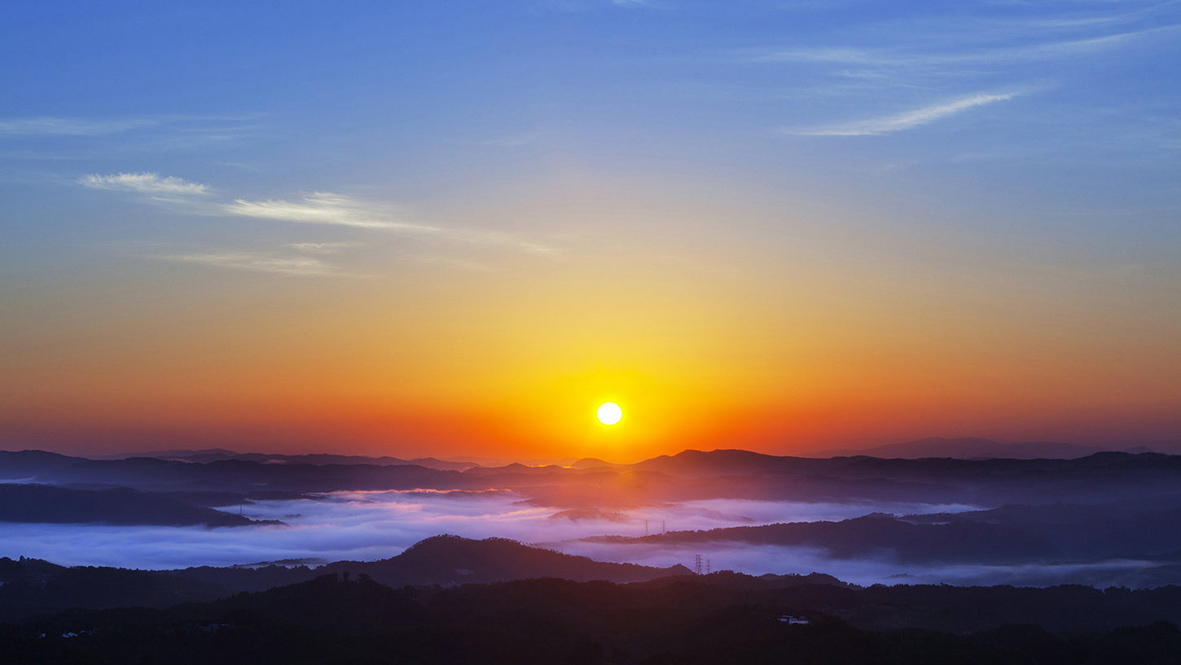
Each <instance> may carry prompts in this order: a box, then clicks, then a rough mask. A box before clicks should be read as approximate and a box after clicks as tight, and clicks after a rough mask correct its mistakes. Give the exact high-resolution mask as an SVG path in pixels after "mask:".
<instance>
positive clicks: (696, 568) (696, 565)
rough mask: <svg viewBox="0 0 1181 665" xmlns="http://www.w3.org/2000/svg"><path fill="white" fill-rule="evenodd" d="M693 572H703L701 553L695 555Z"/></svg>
mask: <svg viewBox="0 0 1181 665" xmlns="http://www.w3.org/2000/svg"><path fill="white" fill-rule="evenodd" d="M693 572H694V573H696V574H698V575H700V574H701V555H700V554H694V555H693Z"/></svg>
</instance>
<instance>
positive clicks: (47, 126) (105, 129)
mask: <svg viewBox="0 0 1181 665" xmlns="http://www.w3.org/2000/svg"><path fill="white" fill-rule="evenodd" d="M155 124H156V121H154V120H148V119H134V118H129V119H122V120H86V119H81V118H56V117H50V116H39V117H31V118H6V119H0V136H106V135H110V134H120V133H122V132H127V131H130V130H133V129H138V128H140V127H148V126H151V125H155Z"/></svg>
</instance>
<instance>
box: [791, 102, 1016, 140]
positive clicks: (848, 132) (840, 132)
mask: <svg viewBox="0 0 1181 665" xmlns="http://www.w3.org/2000/svg"><path fill="white" fill-rule="evenodd" d="M1016 96H1017V94H1016V93H1006V94H977V95H970V96H967V97H961V98H959V99H955V100H952V101H950V102H944V103H942V104H934V105H931V106H924V107H922V108H918V109H914V110H911V111H906V112H904V113H897V114H894V115H888V116H884V117H880V118H871V119H868V120H858V121H855V122H848V123H843V124H838V125H825V126H820V127H812V128H807V129H785V130H783V131H784V133H786V134H793V135H796V136H875V135H878V134H890V133H893V132H900V131H903V130H906V129H913V128H915V127H921V126H922V125H926V124H929V123H932V122H935V121H937V120H942V119H944V118H948V117H950V116H953V115H957V114H959V113H963V112H965V111H968V110H971V109H974V108H977V107H980V106H985V105H988V104H995V103H996V102H1003V101H1008V100H1010V99H1012V98H1014V97H1016Z"/></svg>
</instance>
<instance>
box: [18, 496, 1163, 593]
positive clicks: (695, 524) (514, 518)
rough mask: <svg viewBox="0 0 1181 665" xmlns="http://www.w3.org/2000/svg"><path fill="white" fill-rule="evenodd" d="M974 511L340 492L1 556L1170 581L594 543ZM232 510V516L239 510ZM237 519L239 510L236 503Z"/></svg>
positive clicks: (802, 550) (22, 543)
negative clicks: (422, 547)
mask: <svg viewBox="0 0 1181 665" xmlns="http://www.w3.org/2000/svg"><path fill="white" fill-rule="evenodd" d="M973 509H975V507H974V506H968V505H946V504H915V503H865V502H858V503H835V502H825V503H804V502H795V501H752V500H739V499H717V500H702V501H687V502H684V503H665V504H660V505H655V506H646V507H642V508H637V509H633V510H624V511H614V512H611V513H606V514H601V513H595V512H593V511H591V512H589V513H587V514H585V515H583V514H577V515H570V514H569V513H565V512H563V511H555V510H554V509H553V508H548V507H541V506H536V505H532V504H531V503H529V502H527V501H526V500H524V498H523V497H522V495H520V494H517V493H515V492H509V491H487V492H436V491H380V492H333V493H326V494H322V495H317V496H315V497H312V498H305V499H295V500H276V501H259V502H256V503H252V504H247V505H245V506H243V508H242V510H243V513H244V515H245V516H246V517H249V518H252V519H256V520H280V521H282V522H283V523H284V525H273V526H255V527H239V528H204V527H159V526H101V525H81V524H74V525H63V524H12V523H5V524H0V556H7V557H12V558H16V557H19V556H26V557H32V558H39V559H45V560H48V561H51V562H54V563H58V564H63V565H99V566H115V567H121V568H137V569H173V568H185V567H190V566H202V565H211V566H232V565H242V564H252V563H258V562H267V561H284V560H298V561H302V562H306V563H312V564H315V563H328V562H332V561H340V560H354V561H374V560H379V559H385V558H389V557H392V556H395V555H397V554H399V553H401V552H402V551H404V550H405V549H406V548H407V547H409V546H410V545H412V544H414V543H416V542H418V541H420V540H423V539H425V538H428V537H430V536H434V535H437V534H441V533H450V534H455V535H459V536H463V537H465V538H473V539H483V538H488V537H502V538H510V539H513V540H518V541H521V542H524V543H529V544H536V545H540V546H543V547H547V548H550V549H554V550H558V551H561V552H565V553H569V554H576V555H583V556H588V557H590V558H592V559H595V560H600V561H609V562H615V563H637V564H643V565H649V566H659V567H667V566H672V565H675V564H682V565H686V566H689V567H690V568H692V567H693V564H694V560H695V555H701V556H702V557H703V559H705V560H706V561H707V562H708V566H709V567H710V568H711V569H712V570H723V569H725V570H734V571H737V572H743V573H748V574H754V575H759V574H764V573H775V574H788V573H796V574H807V573H811V572H822V573H828V574H830V575H833V576H835V577H837V578H839V579H842V580H845V581H848V582H852V583H854V584H859V585H872V584H879V583H880V584H927V583H947V584H957V585H981V584H1012V585H1031V586H1047V585H1052V584H1062V583H1078V584H1088V585H1093V586H1100V587H1103V586H1127V587H1151V586H1159V585H1160V584H1161V582H1160V580H1161V579H1162V576H1161V575H1160V574H1158V573H1159V572H1161V571H1165V570H1166V569H1168V566H1167V565H1165V564H1161V563H1159V562H1152V561H1144V560H1135V559H1117V560H1103V561H1091V562H1085V563H1038V564H1023V565H968V564H962V563H960V564H955V565H944V564H939V563H935V564H931V563H908V562H901V561H899V560H898V559H897V558H896V557H894V556H893V555H892V553H891V552H889V551H881V552H875V553H874V554H873V555H872V556H863V557H855V558H834V557H832V556H830V555H829V554H828V553H827V551H826V550H824V549H821V548H815V547H785V546H777V545H760V544H743V543H718V542H695V543H676V542H668V543H652V542H647V541H642V542H593V541H587V540H584V539H586V538H591V537H596V536H610V535H617V536H630V537H640V536H644V535H645V533H646V532H647V533H650V534H657V533H660V532H661V531H662V529H667V530H668V531H670V532H671V531H691V530H703V531H704V530H709V529H717V528H724V527H731V526H758V525H764V524H775V523H782V522H815V521H839V520H845V519H852V518H858V517H862V516H865V515H869V514H882V513H887V514H893V515H898V516H902V515H923V514H928V515H933V514H953V513H961V512H965V511H970V510H973ZM227 511H229V509H227ZM232 512H235V513H236V512H237V509H236V508H235V509H233V510H232Z"/></svg>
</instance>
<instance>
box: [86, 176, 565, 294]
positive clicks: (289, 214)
mask: <svg viewBox="0 0 1181 665" xmlns="http://www.w3.org/2000/svg"><path fill="white" fill-rule="evenodd" d="M77 182H78V183H79V184H81V185H82V186H85V187H89V188H92V189H106V190H119V191H125V192H134V193H139V194H147V195H150V196H151V198H152V199H153V200H155V201H157V202H160V203H163V204H166V205H168V206H171V207H174V208H175V209H177V210H179V211H183V212H185V213H188V214H196V215H201V216H209V217H222V218H249V219H267V220H275V221H281V222H292V223H296V224H315V225H324V226H335V227H345V228H351V229H359V230H364V231H370V232H375V233H386V234H396V235H402V236H415V237H418V238H422V239H428V238H429V239H433V241H434V242H433V243H432V245H433V246H432V247H430V248H426V247H423V248H420V249H421V250H423V251H427V252H429V254H428V256H432V257H436V258H435V259H432V260H434V261H435V262H438V263H447V262H448V261H443V260H439V259H438V257H439V256H441V254H440V252H445V250H443V249H442V246H445V245H448V244H450V245H456V244H465V245H469V246H478V245H483V246H488V247H504V248H508V249H511V250H514V251H518V252H524V253H528V254H536V255H552V254H553V253H554V251H555V250H554V249H553V248H551V247H549V246H546V245H544V244H541V243H538V242H535V241H533V240H530V239H527V238H523V237H520V236H518V235H515V234H511V233H505V232H501V231H492V230H485V229H479V228H463V227H458V228H456V227H443V226H435V225H430V224H424V223H421V222H417V221H410V220H408V219H407V218H408V217H409V216H410V213H409V212H407V211H406V210H405V209H403V208H400V207H398V206H394V205H389V204H385V203H379V202H373V201H366V200H363V199H357V198H353V197H350V196H345V195H342V194H334V193H331V192H316V193H313V194H309V195H306V196H303V197H302V198H300V199H298V200H285V199H264V200H247V199H235V200H233V201H232V202H230V203H224V202H218V201H210V200H208V199H204V198H198V196H197V195H205V194H209V193H210V188H209V186H208V185H204V184H200V183H194V182H189V181H186V180H183V179H181V178H176V177H161V176H159V175H158V174H155V173H116V174H112V175H97V174H96V175H88V176H85V177H83V178H80V179H79V180H78V181H77ZM363 244H364V243H361V242H358V241H355V240H348V241H335V242H331V241H330V242H294V243H286V244H284V245H283V246H282V247H283V249H282V251H281V252H258V251H214V252H181V253H170V254H152V255H151V256H152V257H153V258H156V259H161V260H167V261H175V262H184V263H199V264H203V265H208V266H216V267H222V268H235V269H240V270H253V271H259V272H271V273H281V274H288V275H348V274H349V273H345V272H342V271H339V270H337V269H336V268H335V267H334V266H333V265H331V264H329V263H328V262H326V261H324V260H323V258H324V257H327V256H329V255H333V254H337V253H340V252H343V251H345V250H348V249H353V248H357V247H361V246H363ZM445 258H449V259H450V261H449V262H450V263H451V264H452V265H455V266H457V267H464V268H467V269H472V268H473V266H480V265H482V264H479V263H478V262H475V261H471V260H470V259H467V258H457V257H445ZM353 276H356V275H353Z"/></svg>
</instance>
